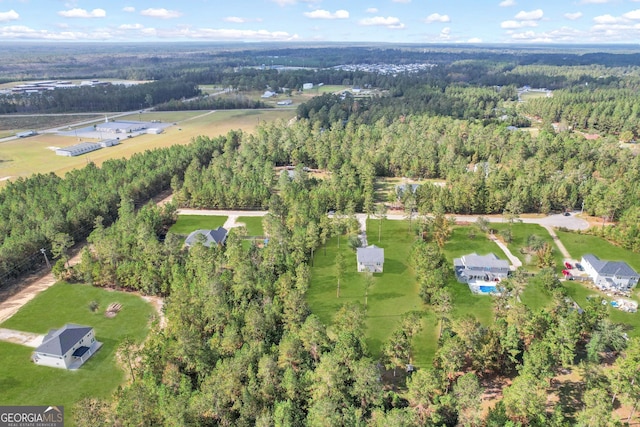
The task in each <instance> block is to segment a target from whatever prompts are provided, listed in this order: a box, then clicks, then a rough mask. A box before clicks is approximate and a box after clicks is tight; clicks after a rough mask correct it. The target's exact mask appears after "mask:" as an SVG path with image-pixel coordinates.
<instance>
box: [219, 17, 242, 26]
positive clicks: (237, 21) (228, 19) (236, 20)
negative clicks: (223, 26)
mask: <svg viewBox="0 0 640 427" xmlns="http://www.w3.org/2000/svg"><path fill="white" fill-rule="evenodd" d="M223 21H225V22H233V23H235V24H244V23H245V22H247V20H246V19H244V18H240V17H239V16H227V17H226V18H224V19H223Z"/></svg>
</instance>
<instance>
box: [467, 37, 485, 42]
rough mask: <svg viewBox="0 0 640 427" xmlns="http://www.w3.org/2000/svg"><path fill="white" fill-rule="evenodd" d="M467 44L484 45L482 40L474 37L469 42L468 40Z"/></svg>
mask: <svg viewBox="0 0 640 427" xmlns="http://www.w3.org/2000/svg"><path fill="white" fill-rule="evenodd" d="M467 43H482V39H481V38H478V37H472V38H470V39H469V40H467Z"/></svg>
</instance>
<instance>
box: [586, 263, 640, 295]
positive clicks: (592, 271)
mask: <svg viewBox="0 0 640 427" xmlns="http://www.w3.org/2000/svg"><path fill="white" fill-rule="evenodd" d="M580 263H581V264H582V266H583V267H584V271H585V273H587V274H588V275H589V277H591V279H592V280H593V283H595V285H596V286H597V287H599V288H600V289H604V290H617V291H628V290H630V289H632V288H633V287H635V286H636V285H637V284H638V280H640V275H638V273H637V272H636V271H635V270H634V269H633V268H631V267H630V266H629V264H627V263H626V262H623V261H603V260H601V259H600V258H598V257H597V256H595V255H592V254H586V255H584V256H583V257H582V260H581V262H580Z"/></svg>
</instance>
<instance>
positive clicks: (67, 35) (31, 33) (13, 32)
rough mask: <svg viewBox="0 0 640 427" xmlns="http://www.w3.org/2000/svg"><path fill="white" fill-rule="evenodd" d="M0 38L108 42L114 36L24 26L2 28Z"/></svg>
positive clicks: (98, 31) (100, 31)
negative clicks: (55, 31)
mask: <svg viewBox="0 0 640 427" xmlns="http://www.w3.org/2000/svg"><path fill="white" fill-rule="evenodd" d="M0 38H2V39H12V40H61V41H65V40H66V41H72V40H108V39H112V38H113V36H112V35H111V34H110V33H109V32H106V31H102V30H95V31H91V32H89V33H83V32H74V31H61V32H58V33H54V32H50V31H47V30H35V29H33V28H30V27H26V26H24V25H12V26H7V27H0Z"/></svg>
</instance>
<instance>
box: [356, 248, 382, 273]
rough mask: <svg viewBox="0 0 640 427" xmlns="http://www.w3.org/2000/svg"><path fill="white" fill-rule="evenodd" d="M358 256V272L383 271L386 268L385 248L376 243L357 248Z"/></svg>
mask: <svg viewBox="0 0 640 427" xmlns="http://www.w3.org/2000/svg"><path fill="white" fill-rule="evenodd" d="M356 258H357V261H358V272H360V273H362V272H365V271H369V272H371V273H382V270H383V269H384V249H382V248H379V247H377V246H376V245H370V246H367V247H366V248H357V249H356Z"/></svg>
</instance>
